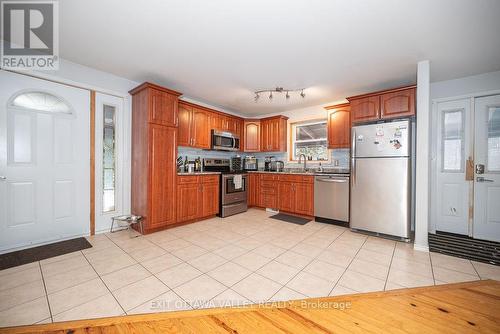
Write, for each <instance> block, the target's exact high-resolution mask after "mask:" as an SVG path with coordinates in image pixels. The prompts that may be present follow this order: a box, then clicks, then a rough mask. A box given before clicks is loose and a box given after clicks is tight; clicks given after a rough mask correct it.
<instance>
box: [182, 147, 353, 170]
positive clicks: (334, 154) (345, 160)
mask: <svg viewBox="0 0 500 334" xmlns="http://www.w3.org/2000/svg"><path fill="white" fill-rule="evenodd" d="M329 151H330V154H331V159H330V163H325V162H322V165H323V166H324V167H339V168H349V149H347V148H346V149H333V150H329ZM177 154H178V156H180V157H182V158H183V159H184V158H185V157H186V156H187V157H188V159H189V160H194V159H196V158H197V157H200V158H202V159H204V158H223V159H229V158H231V157H234V156H236V155H239V156H241V157H242V158H243V157H245V156H247V155H251V156H255V157H256V158H257V159H259V168H264V159H265V157H268V156H274V158H275V159H276V160H281V161H283V162H285V168H298V167H300V165H299V164H297V163H295V162H288V161H287V160H288V159H287V154H288V153H286V152H262V153H243V152H224V151H211V150H201V149H196V148H192V147H181V146H179V148H178V153H177ZM335 161H338V165H335ZM307 163H308V164H309V166H317V161H308V162H307Z"/></svg>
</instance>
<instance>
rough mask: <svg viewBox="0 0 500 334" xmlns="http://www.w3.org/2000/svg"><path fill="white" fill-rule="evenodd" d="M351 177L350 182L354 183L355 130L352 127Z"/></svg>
mask: <svg viewBox="0 0 500 334" xmlns="http://www.w3.org/2000/svg"><path fill="white" fill-rule="evenodd" d="M351 147H352V148H351V178H352V184H353V185H354V184H356V159H355V154H356V130H354V129H352V146H351Z"/></svg>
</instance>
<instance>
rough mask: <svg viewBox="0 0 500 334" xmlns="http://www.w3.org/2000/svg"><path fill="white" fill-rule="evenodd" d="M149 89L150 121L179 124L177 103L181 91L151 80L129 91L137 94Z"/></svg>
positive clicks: (161, 123)
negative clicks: (159, 84)
mask: <svg viewBox="0 0 500 334" xmlns="http://www.w3.org/2000/svg"><path fill="white" fill-rule="evenodd" d="M143 90H146V91H147V97H146V96H145V98H146V99H147V101H144V102H145V103H147V109H148V110H147V114H148V122H149V123H155V124H159V125H166V126H177V103H178V101H179V96H180V95H181V94H180V93H178V92H176V91H173V90H170V89H168V88H164V87H161V86H158V85H155V84H152V83H149V82H145V83H143V84H142V85H140V86H138V87H136V88H134V89H133V90H131V91H130V92H129V93H130V94H131V95H135V94H137V93H138V92H140V91H143Z"/></svg>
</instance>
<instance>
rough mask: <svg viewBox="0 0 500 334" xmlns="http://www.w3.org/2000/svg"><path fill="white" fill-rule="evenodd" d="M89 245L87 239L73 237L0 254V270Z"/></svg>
mask: <svg viewBox="0 0 500 334" xmlns="http://www.w3.org/2000/svg"><path fill="white" fill-rule="evenodd" d="M91 247H92V245H91V244H90V243H89V242H88V241H87V239H85V238H75V239H70V240H64V241H59V242H55V243H53V244H48V245H43V246H37V247H33V248H28V249H23V250H20V251H15V252H11V253H6V254H2V255H0V270H3V269H7V268H12V267H16V266H20V265H22V264H27V263H31V262H35V261H40V260H45V259H48V258H50V257H54V256H59V255H64V254H68V253H72V252H76V251H79V250H82V249H87V248H91Z"/></svg>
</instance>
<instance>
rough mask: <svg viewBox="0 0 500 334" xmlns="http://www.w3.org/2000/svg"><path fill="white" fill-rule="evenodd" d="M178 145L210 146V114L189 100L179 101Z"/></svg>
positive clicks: (206, 147)
mask: <svg viewBox="0 0 500 334" xmlns="http://www.w3.org/2000/svg"><path fill="white" fill-rule="evenodd" d="M178 145H179V146H190V147H196V148H202V149H209V148H210V114H209V112H207V111H206V110H204V109H200V108H198V107H197V106H196V105H193V104H191V103H189V102H185V101H180V102H179V136H178Z"/></svg>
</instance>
